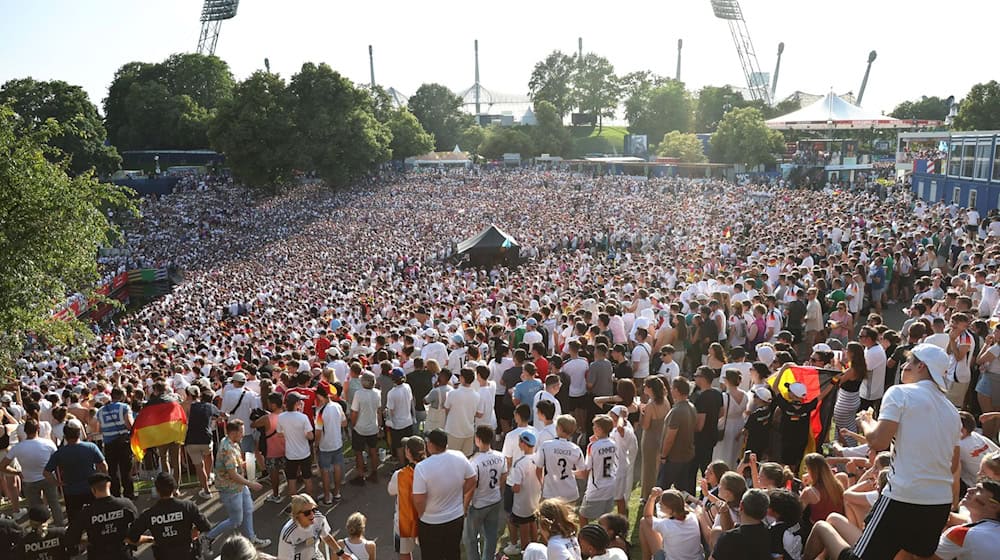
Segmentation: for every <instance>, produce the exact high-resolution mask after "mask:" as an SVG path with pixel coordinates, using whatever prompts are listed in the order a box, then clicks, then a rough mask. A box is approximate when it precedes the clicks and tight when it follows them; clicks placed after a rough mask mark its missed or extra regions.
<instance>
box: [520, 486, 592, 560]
mask: <svg viewBox="0 0 1000 560" xmlns="http://www.w3.org/2000/svg"><path fill="white" fill-rule="evenodd" d="M535 519H536V520H537V521H538V532H539V534H540V535H541V537H542V540H543V542H545V557H546V558H547V559H548V560H582V554H581V553H580V543H579V542H578V541H577V539H576V533H577V517H576V513H575V512H574V511H573V506H572V505H570V504H569V503H567V502H566V501H565V500H562V499H559V498H549V499H547V500H542V502H541V503H540V504H538V509H537V510H536V511H535ZM529 548H530V546H529ZM527 552H528V551H527V550H525V553H526V555H527Z"/></svg>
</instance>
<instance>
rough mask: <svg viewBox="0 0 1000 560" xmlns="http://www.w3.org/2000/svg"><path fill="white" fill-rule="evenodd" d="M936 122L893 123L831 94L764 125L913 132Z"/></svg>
mask: <svg viewBox="0 0 1000 560" xmlns="http://www.w3.org/2000/svg"><path fill="white" fill-rule="evenodd" d="M936 123H938V121H926V120H908V119H895V118H892V117H887V116H885V115H882V114H881V113H879V112H877V111H871V110H868V109H862V108H861V107H858V106H857V105H854V104H852V103H849V102H847V101H845V100H843V99H841V98H840V97H838V96H837V95H835V94H834V93H833V92H830V93H828V94H826V96H825V97H823V98H822V99H819V100H818V101H816V102H814V103H813V104H811V105H807V106H805V107H803V108H801V109H799V110H797V111H792V112H791V113H788V114H787V115H782V116H780V117H775V118H773V119H770V120H768V121H767V126H768V127H769V128H773V129H776V130H831V129H836V130H843V129H871V128H916V127H921V126H933V125H934V124H936Z"/></svg>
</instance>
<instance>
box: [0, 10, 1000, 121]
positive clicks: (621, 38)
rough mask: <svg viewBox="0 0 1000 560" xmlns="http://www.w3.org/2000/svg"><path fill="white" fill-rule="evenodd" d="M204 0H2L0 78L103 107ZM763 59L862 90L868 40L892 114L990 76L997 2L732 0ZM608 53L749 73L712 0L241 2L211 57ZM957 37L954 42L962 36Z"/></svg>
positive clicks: (810, 88) (390, 77) (501, 88)
mask: <svg viewBox="0 0 1000 560" xmlns="http://www.w3.org/2000/svg"><path fill="white" fill-rule="evenodd" d="M201 4H202V2H201V0H165V1H161V2H152V1H147V0H0V83H2V82H5V81H7V80H9V79H12V78H20V77H25V76H32V77H34V78H36V79H40V80H49V79H61V80H65V81H67V82H70V83H73V84H79V85H81V86H83V87H84V89H86V91H87V92H88V94H89V95H90V98H91V100H92V101H94V103H96V104H97V105H98V106H99V107H100V105H101V100H102V99H103V98H104V97H105V95H106V94H107V87H108V84H109V83H110V82H111V80H112V78H113V77H114V73H115V70H116V69H117V68H118V67H120V66H121V65H122V64H124V63H126V62H129V61H133V60H139V61H146V62H156V61H160V60H162V59H164V58H165V57H167V56H168V55H170V54H172V53H177V52H193V51H194V50H195V49H196V46H197V42H198V33H199V30H200V22H199V15H200V11H201ZM741 5H742V7H743V12H744V14H745V17H746V20H747V25H748V27H749V30H750V33H751V37H752V38H753V41H754V44H755V45H756V48H757V55H758V60H759V61H760V66H761V70H763V71H765V72H772V71H773V69H774V63H775V59H776V51H777V44H778V42H779V41H784V42H785V52H784V56H783V58H782V62H781V76H780V79H779V83H778V91H777V97H778V98H779V99H781V98H784V97H785V96H787V95H789V94H790V93H792V92H794V91H796V90H802V91H806V92H809V93H817V94H823V93H826V92H827V91H829V90H830V88H831V87H832V88H834V89H835V90H836V91H837V92H838V93H843V92H846V91H854V92H855V93H857V91H858V89H859V87H860V85H861V79H862V76H863V74H864V69H865V62H866V59H867V56H868V52H869V51H870V50H872V49H875V50H876V51H878V60H876V61H875V64H874V66H873V68H872V75H871V78H870V79H869V82H868V90H867V92H866V94H865V99H864V106H865V107H866V108H871V109H878V110H884V111H886V112H888V111H891V110H892V108H893V107H894V106H895V105H896V104H897V103H898V102H900V101H903V100H905V99H912V98H918V97H919V96H920V95H939V96H941V97H947V96H949V95H955V96H956V97H959V98H961V97H963V96H964V95H965V94H966V93H967V92H968V90H969V88H970V87H971V86H972V85H973V84H975V83H978V82H984V81H988V80H991V79H995V78H1000V76H998V74H1000V70H998V69H1000V66H998V65H997V63H996V60H995V55H994V53H995V38H996V34H997V21H1000V2H992V1H989V0H951V1H949V2H946V3H941V2H930V1H929V0H912V1H907V2H903V1H898V0H897V1H888V0H839V1H836V2H819V1H816V0H741ZM581 36H582V37H583V42H584V50H585V51H588V52H591V51H592V52H596V53H598V54H600V55H603V56H605V57H607V58H608V59H609V60H610V61H611V63H612V64H614V66H615V70H616V72H618V73H619V74H624V73H626V72H629V71H633V70H642V69H649V70H652V71H654V72H657V73H659V74H663V75H667V76H673V74H674V68H675V65H676V45H677V39H678V38H681V39H683V40H684V50H683V53H684V56H683V70H682V79H683V80H684V81H685V82H686V83H687V86H688V88H689V89H697V88H700V87H702V86H704V85H724V84H734V85H740V86H743V85H745V84H744V80H743V75H742V72H741V70H740V65H739V61H738V59H737V56H736V50H735V47H734V45H733V42H732V40H731V37H730V35H729V29H728V26H727V25H726V22H724V21H722V20H718V19H716V18H715V17H714V16H713V14H712V9H711V5H710V1H709V0H674V1H657V2H649V1H640V2H606V1H602V2H591V1H589V0H584V1H576V2H569V1H565V0H548V1H545V0H535V1H530V2H529V1H522V0H508V1H501V2H469V1H458V0H434V1H430V2H411V1H404V0H383V1H371V0H369V1H367V2H340V1H333V0H326V1H320V0H280V1H279V0H243V1H242V2H241V3H240V7H239V13H238V14H237V16H236V18H235V19H233V20H229V21H226V22H224V23H223V24H222V33H221V35H220V37H219V44H218V49H217V50H216V54H217V55H219V56H220V57H222V58H223V59H225V60H226V61H227V62H228V63H229V65H230V67H231V68H232V71H233V73H234V74H235V76H236V78H237V79H243V78H245V77H246V76H248V75H249V74H250V73H251V72H253V71H254V70H255V69H258V68H263V64H264V63H263V61H264V58H265V57H268V58H270V61H271V69H272V70H273V71H275V72H279V73H281V74H282V75H283V76H285V77H290V76H291V75H292V74H293V73H295V71H297V69H298V68H299V67H300V66H301V64H302V63H303V62H306V61H314V62H327V63H329V64H330V65H331V66H332V67H333V68H334V69H335V70H338V71H340V72H341V73H343V74H344V75H346V76H347V77H349V78H350V79H352V80H355V81H358V82H365V83H366V82H367V81H368V45H369V44H371V45H373V47H374V49H375V77H376V81H377V82H378V83H379V84H380V85H382V86H385V87H389V86H393V87H395V88H396V89H398V90H400V91H402V92H403V93H404V94H407V95H410V94H412V93H413V92H414V91H415V90H416V89H417V87H419V85H420V84H421V83H424V82H439V83H442V84H444V85H446V86H448V87H450V88H452V89H453V90H456V91H461V90H464V89H465V88H467V87H469V86H471V85H472V83H473V81H474V80H473V66H474V65H473V49H472V43H473V39H479V49H480V54H479V56H480V67H481V70H480V72H481V83H482V85H483V86H484V87H486V88H488V89H491V90H493V91H496V92H505V93H508V92H509V93H520V94H524V93H527V87H528V86H527V83H528V78H529V76H530V74H531V69H532V67H533V65H534V63H535V62H537V61H539V60H541V59H542V58H544V57H545V55H546V54H548V53H549V52H551V51H552V50H554V49H561V50H563V51H564V52H575V51H576V47H577V37H581ZM959 45H960V46H959Z"/></svg>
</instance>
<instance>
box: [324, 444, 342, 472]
mask: <svg viewBox="0 0 1000 560" xmlns="http://www.w3.org/2000/svg"><path fill="white" fill-rule="evenodd" d="M318 462H319V468H320V470H323V471H329V470H333V467H335V466H340V467H343V466H344V448H343V447H341V448H340V449H334V450H333V451H320V452H319V457H318Z"/></svg>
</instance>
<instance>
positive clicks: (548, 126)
mask: <svg viewBox="0 0 1000 560" xmlns="http://www.w3.org/2000/svg"><path fill="white" fill-rule="evenodd" d="M535 118H536V119H537V120H538V124H537V125H535V126H532V127H527V130H529V131H530V135H531V137H532V139H533V141H534V145H535V149H536V150H537V151H538V153H540V154H550V155H553V156H564V155H567V154H568V153H569V150H570V148H571V147H572V145H573V139H572V137H571V136H570V133H569V130H567V129H566V127H565V126H563V123H562V117H560V116H559V111H558V109H556V108H555V106H554V105H553V104H552V103H549V102H548V101H536V102H535Z"/></svg>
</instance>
